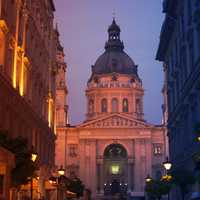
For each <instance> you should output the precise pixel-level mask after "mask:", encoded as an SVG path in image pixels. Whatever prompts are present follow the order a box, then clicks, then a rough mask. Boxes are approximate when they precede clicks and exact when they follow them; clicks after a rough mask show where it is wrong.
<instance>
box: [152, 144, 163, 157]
mask: <svg viewBox="0 0 200 200" xmlns="http://www.w3.org/2000/svg"><path fill="white" fill-rule="evenodd" d="M153 152H154V155H161V154H162V146H161V145H154V150H153Z"/></svg>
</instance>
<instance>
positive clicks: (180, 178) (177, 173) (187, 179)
mask: <svg viewBox="0 0 200 200" xmlns="http://www.w3.org/2000/svg"><path fill="white" fill-rule="evenodd" d="M172 177H173V183H174V184H175V185H176V186H178V187H179V188H180V191H181V196H182V199H183V200H184V199H185V195H186V194H187V192H188V186H189V185H192V184H194V183H195V177H194V176H193V173H192V172H191V171H189V170H186V169H177V170H174V171H173V172H172Z"/></svg>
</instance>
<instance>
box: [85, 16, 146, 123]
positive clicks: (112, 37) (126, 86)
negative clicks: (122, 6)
mask: <svg viewBox="0 0 200 200" xmlns="http://www.w3.org/2000/svg"><path fill="white" fill-rule="evenodd" d="M143 94H144V90H143V87H142V81H141V80H140V78H139V76H138V73H137V65H136V64H135V63H134V62H133V60H132V59H131V58H130V57H129V56H128V55H127V54H126V53H125V52H124V44H123V42H122V41H121V39H120V27H119V26H118V25H117V24H116V22H115V19H113V22H112V24H111V25H110V26H109V28H108V41H107V42H106V44H105V52H104V53H103V54H102V55H101V56H100V57H99V58H98V59H97V61H96V63H95V64H94V65H93V66H92V75H91V77H90V79H89V81H88V84H87V90H86V96H87V102H88V106H87V108H88V109H87V120H92V119H95V118H97V117H99V116H103V115H108V114H112V113H124V114H127V115H129V116H132V117H134V118H135V119H138V120H143Z"/></svg>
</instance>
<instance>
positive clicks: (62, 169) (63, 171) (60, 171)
mask: <svg viewBox="0 0 200 200" xmlns="http://www.w3.org/2000/svg"><path fill="white" fill-rule="evenodd" d="M58 174H59V175H60V176H64V175H65V169H64V168H63V166H62V165H61V167H60V169H58Z"/></svg>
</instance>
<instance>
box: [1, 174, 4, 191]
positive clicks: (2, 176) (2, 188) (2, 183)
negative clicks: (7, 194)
mask: <svg viewBox="0 0 200 200" xmlns="http://www.w3.org/2000/svg"><path fill="white" fill-rule="evenodd" d="M3 185H4V175H2V174H0V194H3V190H4V187H3Z"/></svg>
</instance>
